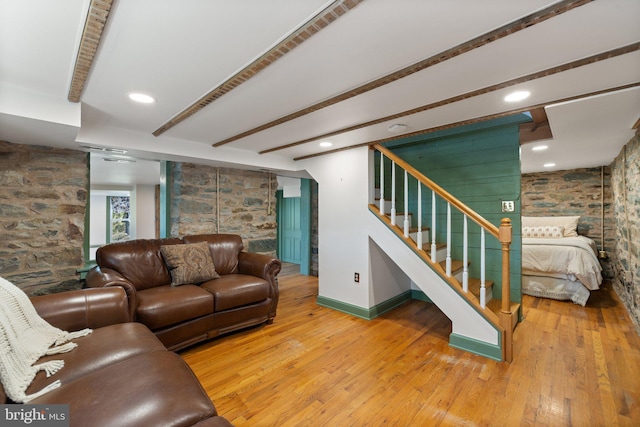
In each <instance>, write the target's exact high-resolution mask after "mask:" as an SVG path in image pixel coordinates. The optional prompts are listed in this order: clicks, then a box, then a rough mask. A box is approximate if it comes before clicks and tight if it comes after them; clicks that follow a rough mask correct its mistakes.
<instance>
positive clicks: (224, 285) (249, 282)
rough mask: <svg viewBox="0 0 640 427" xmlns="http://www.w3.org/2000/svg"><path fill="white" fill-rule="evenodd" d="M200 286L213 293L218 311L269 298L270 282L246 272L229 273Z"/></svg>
mask: <svg viewBox="0 0 640 427" xmlns="http://www.w3.org/2000/svg"><path fill="white" fill-rule="evenodd" d="M200 287H201V288H202V289H206V290H207V291H209V292H211V293H212V294H213V296H214V299H215V308H214V309H215V311H216V312H219V311H223V310H229V309H232V308H237V307H242V306H244V305H249V304H255V303H258V302H261V301H264V300H266V299H267V298H269V283H268V282H267V281H266V280H264V279H261V278H260V277H256V276H248V275H246V274H227V275H224V276H220V278H219V279H216V280H210V281H208V282H204V283H203V284H202V285H200Z"/></svg>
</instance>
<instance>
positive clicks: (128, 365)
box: [29, 351, 217, 427]
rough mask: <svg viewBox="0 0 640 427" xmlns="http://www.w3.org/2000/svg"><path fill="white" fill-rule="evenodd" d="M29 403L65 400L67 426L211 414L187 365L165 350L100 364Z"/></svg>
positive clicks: (123, 426)
mask: <svg viewBox="0 0 640 427" xmlns="http://www.w3.org/2000/svg"><path fill="white" fill-rule="evenodd" d="M137 373H142V376H138V375H137ZM29 403H33V404H65V403H66V404H69V412H70V413H71V414H73V417H72V419H71V425H72V426H92V427H101V426H118V427H127V426H162V425H175V426H187V425H192V424H196V423H197V422H199V421H201V420H204V419H205V418H208V417H211V416H214V415H217V413H216V409H215V407H214V406H213V403H211V400H210V399H209V397H208V396H207V394H206V393H205V391H204V390H203V389H202V386H201V385H200V383H199V382H198V380H197V378H196V377H195V376H194V374H193V372H192V371H191V369H190V368H189V367H188V366H187V364H186V363H185V362H184V361H183V360H182V359H181V358H180V356H178V355H177V354H175V353H173V352H169V351H152V352H149V353H144V354H140V355H138V356H135V357H132V358H129V359H126V360H123V361H121V362H120V363H116V364H113V365H109V366H106V367H104V368H102V369H98V370H96V371H93V372H91V373H89V374H87V375H85V376H83V377H81V378H79V379H77V380H75V381H72V382H69V383H63V384H62V386H60V387H59V388H57V389H55V390H52V391H50V392H49V393H46V394H45V395H43V396H41V397H39V398H37V399H33V400H32V401H30V402H29Z"/></svg>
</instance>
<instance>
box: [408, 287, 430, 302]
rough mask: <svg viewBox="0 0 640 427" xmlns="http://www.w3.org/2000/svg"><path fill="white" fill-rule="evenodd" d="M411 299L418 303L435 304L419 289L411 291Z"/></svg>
mask: <svg viewBox="0 0 640 427" xmlns="http://www.w3.org/2000/svg"><path fill="white" fill-rule="evenodd" d="M411 299H416V300H418V301H424V302H433V301H431V298H429V297H428V296H427V294H425V293H424V292H423V291H421V290H419V289H411Z"/></svg>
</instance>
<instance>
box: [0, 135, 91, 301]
mask: <svg viewBox="0 0 640 427" xmlns="http://www.w3.org/2000/svg"><path fill="white" fill-rule="evenodd" d="M88 188H89V168H88V157H87V154H86V153H83V152H80V151H73V150H64V149H54V148H49V147H40V146H32V145H23V144H13V143H9V142H5V141H0V275H1V276H2V277H4V278H6V279H7V280H9V281H11V282H12V283H14V284H16V285H17V286H19V287H21V288H22V289H23V290H24V291H25V292H26V293H27V294H38V293H49V292H55V291H57V290H62V289H68V288H77V287H80V283H79V282H78V278H79V275H78V273H77V270H78V269H79V268H81V267H82V266H83V264H84V259H83V242H84V233H85V229H84V218H85V210H86V204H87V194H88Z"/></svg>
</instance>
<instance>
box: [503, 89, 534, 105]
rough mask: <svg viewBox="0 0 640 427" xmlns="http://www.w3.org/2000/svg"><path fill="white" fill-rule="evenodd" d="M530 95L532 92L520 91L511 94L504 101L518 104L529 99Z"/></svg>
mask: <svg viewBox="0 0 640 427" xmlns="http://www.w3.org/2000/svg"><path fill="white" fill-rule="evenodd" d="M529 95H531V92H529V91H526V90H518V91H515V92H511V93H510V94H509V95H507V96H505V97H504V100H505V101H506V102H518V101H522V100H523V99H527V98H528V97H529Z"/></svg>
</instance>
